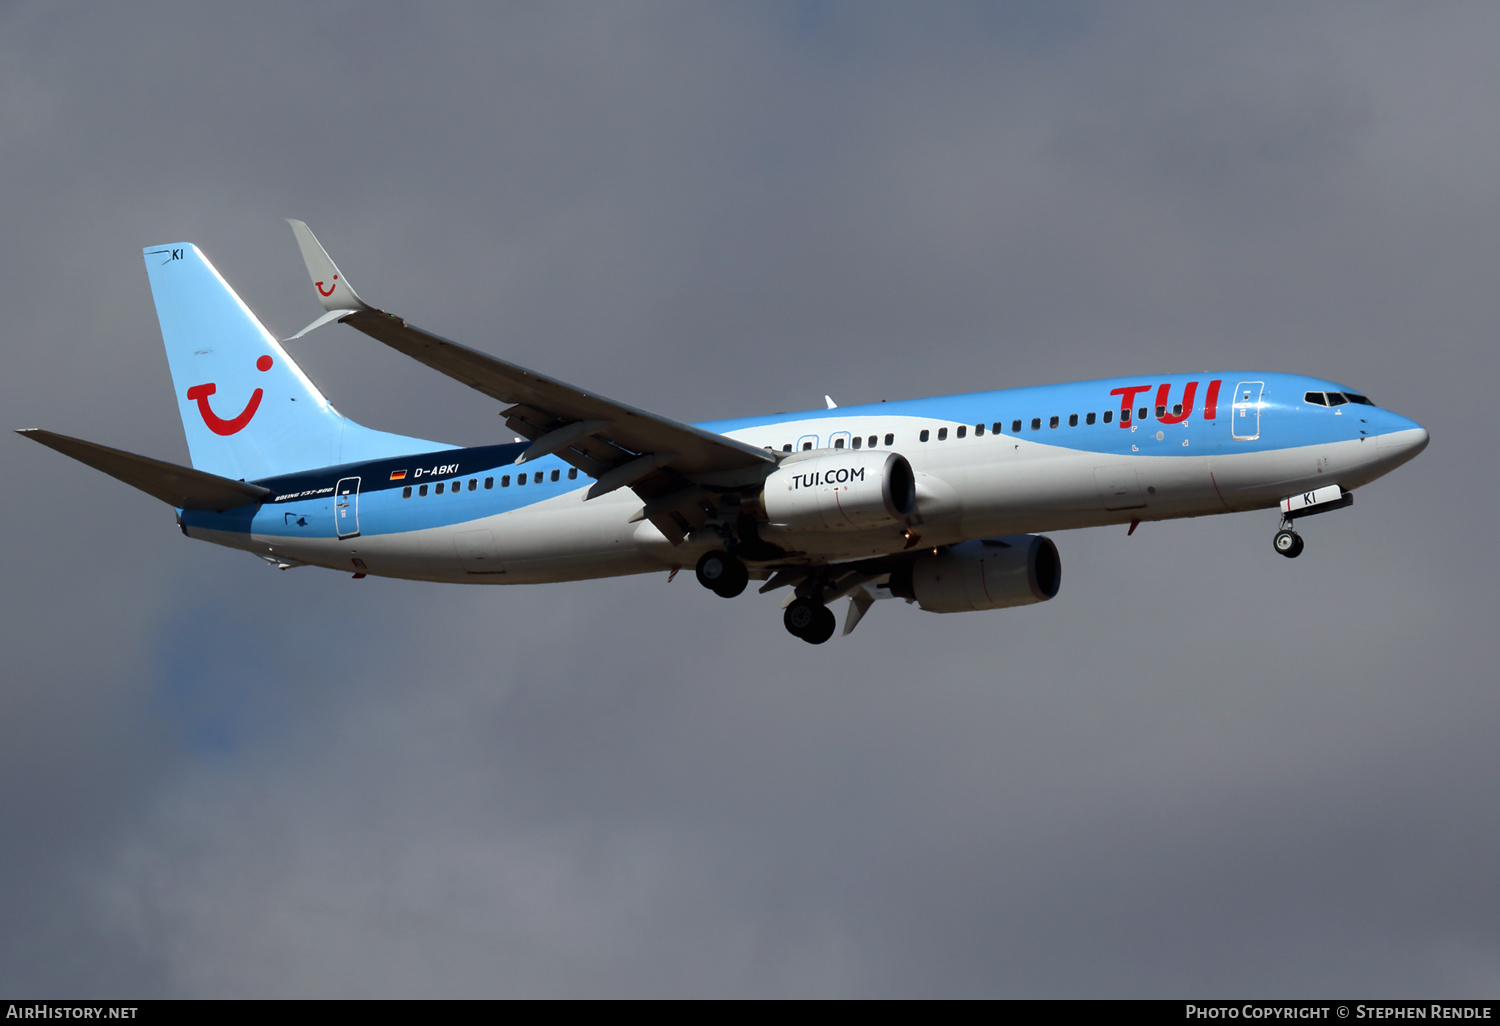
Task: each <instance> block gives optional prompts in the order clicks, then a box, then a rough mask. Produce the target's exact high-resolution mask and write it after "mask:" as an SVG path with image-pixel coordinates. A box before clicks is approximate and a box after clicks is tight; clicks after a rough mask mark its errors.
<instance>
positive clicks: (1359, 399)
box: [1344, 392, 1375, 406]
mask: <svg viewBox="0 0 1500 1026" xmlns="http://www.w3.org/2000/svg"><path fill="white" fill-rule="evenodd" d="M1344 398H1345V399H1348V400H1349V401H1350V402H1351V403H1358V404H1359V405H1361V406H1374V405H1375V403H1374V402H1373V401H1372V400H1371V399H1370V397H1369V396H1367V395H1355V394H1354V393H1353V392H1345V393H1344Z"/></svg>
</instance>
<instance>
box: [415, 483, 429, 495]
mask: <svg viewBox="0 0 1500 1026" xmlns="http://www.w3.org/2000/svg"><path fill="white" fill-rule="evenodd" d="M417 494H418V495H426V494H427V486H426V485H423V486H422V487H420V488H418V489H417Z"/></svg>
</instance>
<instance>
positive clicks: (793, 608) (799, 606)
mask: <svg viewBox="0 0 1500 1026" xmlns="http://www.w3.org/2000/svg"><path fill="white" fill-rule="evenodd" d="M822 608H823V607H822V606H820V605H818V603H816V602H810V601H808V600H807V599H797V600H796V601H795V602H793V603H792V604H791V605H789V606H787V607H786V612H785V613H783V614H782V615H781V622H782V624H783V625H785V627H786V631H787V633H788V634H790V635H791V636H792V637H794V638H803V637H806V636H807V632H808V631H809V630H811V629H812V628H813V626H814V625H815V624H816V623H817V619H818V610H819V609H822Z"/></svg>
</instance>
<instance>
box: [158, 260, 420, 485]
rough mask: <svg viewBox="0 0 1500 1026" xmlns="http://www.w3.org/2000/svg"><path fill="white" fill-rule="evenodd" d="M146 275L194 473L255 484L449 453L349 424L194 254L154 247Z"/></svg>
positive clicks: (226, 284) (224, 283) (217, 273)
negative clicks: (284, 476) (392, 459)
mask: <svg viewBox="0 0 1500 1026" xmlns="http://www.w3.org/2000/svg"><path fill="white" fill-rule="evenodd" d="M145 253H146V272H147V274H148V276H149V277H150V279H151V294H152V296H153V297H154V298H155V300H156V315H157V318H158V319H159V320H160V322H161V335H162V341H163V342H164V343H165V344H166V347H167V362H168V364H169V365H170V366H171V369H172V384H173V387H174V391H175V392H176V393H177V406H178V411H179V412H180V413H181V415H182V426H183V429H184V431H185V432H186V433H187V443H188V452H189V454H190V455H191V457H192V461H193V466H194V467H195V468H197V469H199V470H205V471H208V472H209V473H211V474H218V475H220V476H221V477H227V478H236V479H238V478H243V479H245V480H250V481H253V480H256V479H259V478H264V477H271V476H274V475H276V474H285V473H290V472H293V471H298V470H310V469H313V468H315V467H327V466H333V465H336V464H340V463H354V462H358V461H360V460H370V459H379V458H381V457H384V456H399V455H405V454H408V453H417V452H432V451H434V450H437V449H445V448H449V446H445V445H443V444H442V443H440V442H428V441H423V440H422V439H419V438H408V437H405V436H403V435H394V434H388V433H386V432H384V431H373V430H371V429H370V428H366V427H362V426H361V425H359V424H356V423H354V422H353V421H351V420H349V419H348V418H346V417H344V416H343V415H342V414H340V413H339V412H338V411H337V410H335V409H334V408H333V406H332V405H331V404H330V403H329V402H328V400H327V399H325V398H324V397H323V394H322V393H321V392H319V391H318V389H317V386H316V385H314V384H313V383H312V382H311V381H310V380H309V379H308V377H307V375H305V374H303V373H302V369H301V368H300V367H298V366H297V364H296V363H295V362H294V361H293V360H292V358H291V357H290V356H288V355H287V353H286V351H285V350H284V349H282V348H281V344H280V343H279V342H277V341H276V339H275V337H273V336H272V335H271V333H270V332H268V331H267V330H266V329H265V327H264V326H262V325H261V323H260V321H259V320H257V319H256V317H255V315H254V314H252V313H251V312H250V308H249V307H247V306H246V305H245V304H244V302H242V301H241V300H240V297H239V296H238V295H236V294H235V291H234V290H233V289H232V288H230V287H229V283H228V282H226V281H225V280H224V279H223V278H222V277H221V276H220V275H219V272H218V271H216V270H215V269H214V266H213V265H212V264H210V263H209V262H208V260H207V259H206V258H205V257H204V256H203V254H202V253H201V252H200V251H199V250H198V247H197V246H194V245H193V244H192V243H188V242H179V243H173V244H171V245H167V246H152V247H150V248H148V249H147V250H146V251H145Z"/></svg>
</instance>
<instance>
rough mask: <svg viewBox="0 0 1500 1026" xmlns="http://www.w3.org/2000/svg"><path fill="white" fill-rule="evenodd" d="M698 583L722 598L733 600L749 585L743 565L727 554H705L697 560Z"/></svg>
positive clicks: (717, 552)
mask: <svg viewBox="0 0 1500 1026" xmlns="http://www.w3.org/2000/svg"><path fill="white" fill-rule="evenodd" d="M697 573H698V583H699V584H701V585H703V586H704V587H705V588H707V589H709V590H710V591H712V592H713V593H714V594H715V595H719V596H722V597H723V598H734V597H735V596H736V595H738V594H739V593H740V592H742V591H744V590H745V585H746V584H749V583H750V571H749V570H747V569H745V564H744V563H741V562H740V561H739V560H738V559H735V558H734V557H733V556H731V555H730V554H729V553H727V552H719V551H717V550H715V551H713V552H705V553H704V554H703V555H702V556H701V557H700V558H699V559H698V570H697Z"/></svg>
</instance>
